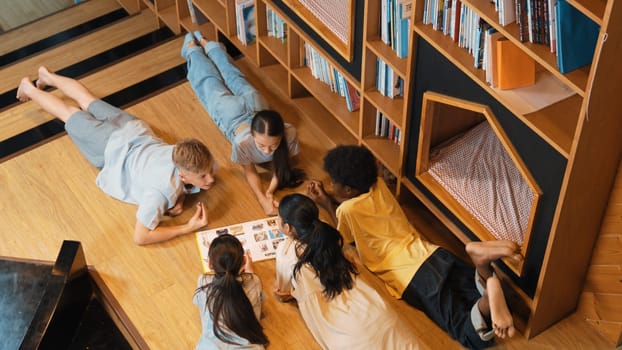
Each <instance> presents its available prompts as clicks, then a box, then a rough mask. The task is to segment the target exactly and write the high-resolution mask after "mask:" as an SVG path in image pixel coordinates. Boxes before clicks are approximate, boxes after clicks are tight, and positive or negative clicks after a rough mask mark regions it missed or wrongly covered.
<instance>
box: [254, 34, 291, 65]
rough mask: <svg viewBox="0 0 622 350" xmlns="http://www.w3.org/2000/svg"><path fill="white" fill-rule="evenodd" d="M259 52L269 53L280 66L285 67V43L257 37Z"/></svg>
mask: <svg viewBox="0 0 622 350" xmlns="http://www.w3.org/2000/svg"><path fill="white" fill-rule="evenodd" d="M259 43H260V46H261V48H260V50H266V51H267V52H269V53H270V55H272V56H273V57H274V58H275V59H276V60H277V61H278V62H279V63H280V64H281V65H283V66H285V67H287V66H288V65H289V64H288V61H287V50H288V46H287V44H286V43H283V42H282V41H281V40H280V39H276V38H273V37H269V36H261V37H259Z"/></svg>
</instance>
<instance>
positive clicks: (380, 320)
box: [275, 194, 418, 349]
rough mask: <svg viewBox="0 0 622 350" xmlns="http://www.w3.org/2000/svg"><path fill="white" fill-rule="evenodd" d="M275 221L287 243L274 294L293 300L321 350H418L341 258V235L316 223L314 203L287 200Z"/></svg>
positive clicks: (294, 197)
mask: <svg viewBox="0 0 622 350" xmlns="http://www.w3.org/2000/svg"><path fill="white" fill-rule="evenodd" d="M279 221H280V225H281V230H282V231H283V233H284V234H286V235H287V236H288V239H287V240H285V241H283V242H281V243H280V244H279V247H278V248H277V252H276V274H277V278H276V290H275V294H276V296H277V298H278V299H280V300H281V301H286V300H289V299H292V298H294V299H296V301H297V303H298V307H299V309H300V313H301V315H302V317H303V319H304V321H305V323H306V324H307V327H308V328H309V330H310V331H311V334H312V335H313V337H314V338H315V340H316V341H317V342H318V343H319V344H320V346H322V348H324V349H414V348H418V341H417V340H416V339H415V338H414V337H413V336H412V334H411V331H410V330H408V329H407V328H406V326H404V322H403V321H401V320H400V319H399V318H398V316H397V314H396V313H395V311H394V310H393V309H391V308H390V307H389V306H388V305H387V304H386V303H385V301H384V299H383V298H382V297H381V296H380V294H378V292H377V291H376V290H375V289H374V288H372V287H371V286H370V285H369V284H367V283H366V282H365V281H364V280H363V279H362V278H361V276H360V275H359V274H358V270H357V267H356V266H355V265H354V263H353V262H351V261H350V260H348V259H347V258H346V257H345V256H344V253H343V250H342V248H343V240H342V238H341V235H340V234H339V232H338V231H337V230H336V229H334V228H333V227H332V226H330V225H328V224H327V223H325V222H323V221H320V220H319V218H318V208H317V206H316V205H315V203H314V202H313V200H311V199H310V198H309V197H307V196H304V195H301V194H291V195H287V196H285V197H284V198H283V199H282V200H281V203H280V205H279Z"/></svg>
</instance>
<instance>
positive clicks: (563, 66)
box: [422, 0, 600, 87]
mask: <svg viewBox="0 0 622 350" xmlns="http://www.w3.org/2000/svg"><path fill="white" fill-rule="evenodd" d="M441 1H442V2H443V3H444V4H446V6H445V7H443V9H442V10H440V12H438V11H439V6H440V5H439V3H438V2H437V1H426V2H425V3H424V13H423V19H422V21H423V23H424V24H430V25H432V28H433V29H435V30H439V31H442V32H443V33H444V34H445V35H448V36H450V37H451V38H452V39H453V40H454V41H455V42H456V43H457V45H458V46H459V47H462V48H464V49H466V50H467V51H468V52H469V53H470V54H471V55H472V56H473V58H474V66H475V67H476V68H483V69H485V70H489V69H490V67H491V65H495V61H494V60H493V61H490V62H487V64H486V65H484V58H485V57H489V56H490V52H489V50H490V47H489V46H487V45H486V44H485V43H486V40H485V39H486V33H487V32H488V31H489V30H491V28H492V27H491V26H490V25H489V24H488V23H486V22H485V21H483V20H482V19H481V18H480V16H479V14H478V13H477V12H475V11H473V10H472V9H471V8H469V6H467V5H466V4H464V3H462V2H461V1H460V0H441ZM497 1H499V2H500V1H504V0H497ZM512 1H515V0H512ZM516 1H519V2H520V1H522V0H516ZM428 6H429V7H428ZM555 12H557V16H556V20H555V27H556V29H555V38H554V40H555V45H556V49H555V53H556V55H557V66H558V69H559V71H560V72H561V73H567V72H570V71H572V70H575V69H578V68H580V67H583V66H585V65H588V64H590V63H591V62H592V59H593V56H594V49H595V47H596V41H597V39H598V35H599V31H600V27H599V26H598V25H597V24H596V23H594V22H593V21H592V20H591V19H589V18H588V17H587V16H585V15H584V14H583V13H581V12H580V11H579V10H577V9H575V8H574V7H573V6H572V5H570V4H568V3H567V2H566V0H556V5H555ZM547 24H548V23H547ZM498 35H500V34H498ZM503 45H504V46H508V47H509V46H510V45H509V43H505V44H503ZM512 51H513V52H514V51H515V52H516V53H517V54H516V55H512V56H521V57H520V62H522V63H525V64H527V65H528V66H531V65H532V62H531V61H532V60H531V59H528V58H527V55H526V54H525V55H518V50H514V48H512ZM533 64H535V62H534V63H533ZM521 67H522V66H521ZM513 71H518V69H513ZM528 72H531V69H529V70H528ZM491 73H492V72H487V74H488V75H490V74H491ZM528 77H529V78H530V79H528V80H529V81H531V74H530V75H529V76H528ZM492 80H493V79H491V81H492ZM510 85H511V86H512V85H513V86H514V87H517V86H524V85H522V84H518V85H515V84H510Z"/></svg>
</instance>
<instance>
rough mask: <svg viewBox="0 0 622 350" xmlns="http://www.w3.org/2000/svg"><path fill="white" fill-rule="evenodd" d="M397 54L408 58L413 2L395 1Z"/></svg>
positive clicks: (406, 0) (408, 0)
mask: <svg viewBox="0 0 622 350" xmlns="http://www.w3.org/2000/svg"><path fill="white" fill-rule="evenodd" d="M395 4H396V5H395V6H396V9H395V14H396V15H395V22H396V25H395V52H396V54H397V57H399V58H405V57H406V56H408V36H409V34H410V13H411V12H412V0H396V1H395Z"/></svg>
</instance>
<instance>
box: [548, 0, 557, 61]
mask: <svg viewBox="0 0 622 350" xmlns="http://www.w3.org/2000/svg"><path fill="white" fill-rule="evenodd" d="M547 1H548V15H549V20H548V22H549V48H550V49H551V52H552V53H556V52H557V23H556V22H557V20H556V17H557V14H556V13H555V8H556V7H557V0H547Z"/></svg>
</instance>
